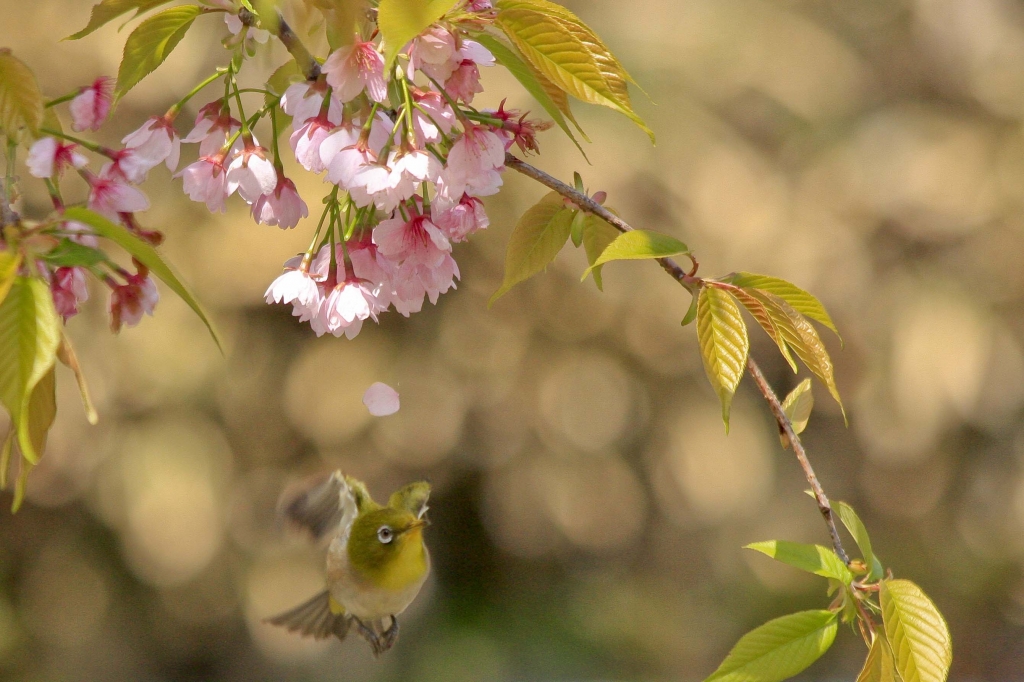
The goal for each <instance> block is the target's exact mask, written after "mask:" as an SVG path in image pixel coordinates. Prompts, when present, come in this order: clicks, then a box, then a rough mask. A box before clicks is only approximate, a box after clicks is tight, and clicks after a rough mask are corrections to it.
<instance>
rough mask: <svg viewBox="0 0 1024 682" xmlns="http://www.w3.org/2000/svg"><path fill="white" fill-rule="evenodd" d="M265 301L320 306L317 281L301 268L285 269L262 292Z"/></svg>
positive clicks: (308, 306)
mask: <svg viewBox="0 0 1024 682" xmlns="http://www.w3.org/2000/svg"><path fill="white" fill-rule="evenodd" d="M264 298H266V300H267V303H291V304H293V305H298V306H302V307H305V308H310V307H314V306H315V307H319V306H320V291H319V289H317V283H316V281H314V280H313V278H312V277H310V275H309V273H308V272H304V271H303V270H294V269H292V270H285V271H284V272H283V273H281V274H280V275H278V277H277V279H275V280H274V281H273V282H271V283H270V287H269V288H268V289H267V293H266V294H264Z"/></svg>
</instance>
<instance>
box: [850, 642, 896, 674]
mask: <svg viewBox="0 0 1024 682" xmlns="http://www.w3.org/2000/svg"><path fill="white" fill-rule="evenodd" d="M857 682H902V681H901V680H900V679H899V677H898V676H897V675H896V664H895V663H894V662H893V660H892V649H890V648H889V642H888V641H886V639H885V637H884V636H883V635H882V634H881V633H878V634H877V635H875V641H873V642H872V643H871V648H870V649H868V657H867V659H866V660H865V661H864V667H863V668H861V671H860V674H859V675H857Z"/></svg>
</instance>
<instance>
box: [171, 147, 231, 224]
mask: <svg viewBox="0 0 1024 682" xmlns="http://www.w3.org/2000/svg"><path fill="white" fill-rule="evenodd" d="M179 176H180V177H181V179H182V182H181V186H182V189H183V190H184V191H185V194H187V195H188V198H189V199H191V200H192V201H202V202H205V203H206V208H208V209H209V210H210V212H211V213H216V212H220V213H223V212H224V210H225V208H224V200H225V199H227V198H228V197H229V196H230V195H231V193H232V192H233V191H234V190H235V187H233V186H231V185H230V184H229V182H228V172H227V168H225V167H224V154H222V153H217V154H214V155H213V156H201V157H199V159H198V160H197V161H196V162H195V163H192V164H189V165H188V166H185V168H183V169H182V170H181V171H179V172H178V174H177V175H175V177H179Z"/></svg>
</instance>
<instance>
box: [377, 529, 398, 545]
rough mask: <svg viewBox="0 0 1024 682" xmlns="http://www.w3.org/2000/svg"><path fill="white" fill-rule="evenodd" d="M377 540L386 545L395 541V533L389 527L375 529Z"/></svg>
mask: <svg viewBox="0 0 1024 682" xmlns="http://www.w3.org/2000/svg"><path fill="white" fill-rule="evenodd" d="M377 539H378V540H380V541H381V543H383V544H385V545H386V544H388V543H389V542H391V541H392V540H394V539H395V532H394V531H393V530H391V527H390V526H381V527H380V528H378V529H377Z"/></svg>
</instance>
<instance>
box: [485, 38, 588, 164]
mask: <svg viewBox="0 0 1024 682" xmlns="http://www.w3.org/2000/svg"><path fill="white" fill-rule="evenodd" d="M473 39H474V40H476V41H477V42H479V43H480V44H481V45H483V46H484V47H486V48H487V49H488V50H489V51H490V53H491V54H492V55H494V58H495V59H496V60H497V61H498V63H499V64H501V65H502V66H504V67H505V68H506V69H508V72H509V73H511V74H512V75H513V76H515V77H516V80H517V81H519V83H520V84H521V85H522V86H523V87H524V88H526V91H527V92H529V93H530V95H532V96H533V98H534V99H535V100H537V103H538V104H540V105H541V106H542V107H544V111H546V112H547V114H548V116H550V117H551V120H553V121H554V122H555V123H556V124H558V127H559V128H561V129H562V131H563V132H564V133H565V134H566V135H568V136H569V139H570V140H572V142H573V144H575V145H576V148H577V149H579V150H580V154H583V158H587V155H586V153H584V151H583V147H581V146H580V143H579V142H577V141H576V137H575V136H574V135H573V134H572V130H571V129H570V128H569V124H568V123H566V118H568V119H569V120H571V121H572V122H573V123H574V124H576V121H575V119H573V117H572V112H571V111H570V110H569V100H568V98H567V97H566V96H565V93H564V92H562V91H561V90H560V89H559V88H557V87H554V84H553V83H551V81H549V80H548V79H547V78H545V77H544V76H542V75H541V74H539V73H537V71H536V70H535V69H533V68H532V67H531V66H530V65H529V64H527V63H526V62H524V61H523V60H522V59H521V58H520V57H519V55H517V54H516V53H515V51H514V50H513V48H511V47H508V46H506V45H505V44H504V43H503V42H501V41H500V40H498V39H497V38H495V37H494V36H492V35H490V34H489V33H482V32H481V33H477V34H475V35H474V36H473ZM542 79H543V81H544V82H542ZM549 86H550V87H549ZM576 128H577V129H579V125H578V124H576ZM580 134H581V135H582V134H583V131H582V130H580ZM583 139H587V137H586V135H583ZM588 142H589V140H588Z"/></svg>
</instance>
